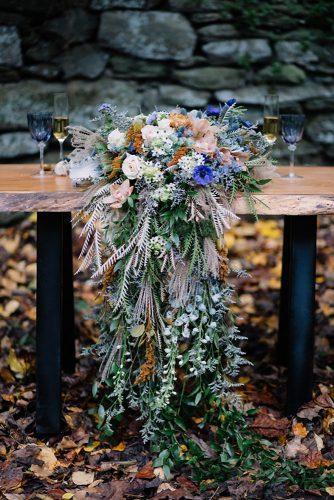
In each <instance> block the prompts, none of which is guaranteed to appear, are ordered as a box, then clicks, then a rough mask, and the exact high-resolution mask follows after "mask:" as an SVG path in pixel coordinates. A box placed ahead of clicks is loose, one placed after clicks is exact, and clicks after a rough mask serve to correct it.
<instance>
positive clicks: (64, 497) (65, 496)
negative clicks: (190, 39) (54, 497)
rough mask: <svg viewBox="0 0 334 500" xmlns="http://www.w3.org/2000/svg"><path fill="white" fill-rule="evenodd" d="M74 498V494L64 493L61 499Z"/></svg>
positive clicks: (69, 499)
mask: <svg viewBox="0 0 334 500" xmlns="http://www.w3.org/2000/svg"><path fill="white" fill-rule="evenodd" d="M73 497H74V493H64V495H63V496H62V497H61V498H62V500H71V498H73Z"/></svg>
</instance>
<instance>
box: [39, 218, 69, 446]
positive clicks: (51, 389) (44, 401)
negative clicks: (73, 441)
mask: <svg viewBox="0 0 334 500" xmlns="http://www.w3.org/2000/svg"><path fill="white" fill-rule="evenodd" d="M62 233H63V216H62V214H60V213H49V212H40V213H38V214H37V332H36V376H37V403H36V432H37V434H38V435H39V436H49V435H52V434H57V433H59V431H60V428H61V328H62V300H61V269H62V239H63V238H62Z"/></svg>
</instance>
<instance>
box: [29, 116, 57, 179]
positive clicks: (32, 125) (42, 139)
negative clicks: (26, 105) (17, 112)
mask: <svg viewBox="0 0 334 500" xmlns="http://www.w3.org/2000/svg"><path fill="white" fill-rule="evenodd" d="M27 118H28V127H29V130H30V134H31V137H32V138H33V139H34V140H35V141H36V142H37V144H38V147H39V156H40V171H39V175H40V176H43V175H44V174H45V171H44V149H45V145H46V143H47V142H48V141H49V140H50V138H51V135H52V113H49V112H40V113H28V114H27Z"/></svg>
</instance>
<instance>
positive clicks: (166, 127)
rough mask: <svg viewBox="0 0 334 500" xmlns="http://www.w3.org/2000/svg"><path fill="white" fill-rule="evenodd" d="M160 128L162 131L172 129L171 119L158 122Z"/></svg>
mask: <svg viewBox="0 0 334 500" xmlns="http://www.w3.org/2000/svg"><path fill="white" fill-rule="evenodd" d="M158 127H159V128H160V129H162V130H169V129H170V128H171V126H170V119H169V118H162V120H158Z"/></svg>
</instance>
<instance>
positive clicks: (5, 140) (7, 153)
mask: <svg viewBox="0 0 334 500" xmlns="http://www.w3.org/2000/svg"><path fill="white" fill-rule="evenodd" d="M37 151H38V148H37V144H36V142H35V141H34V140H33V139H32V138H31V136H30V134H29V132H7V133H6V134H0V158H1V159H2V160H4V159H7V160H9V159H11V158H16V157H19V156H24V155H33V154H36V153H37Z"/></svg>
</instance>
